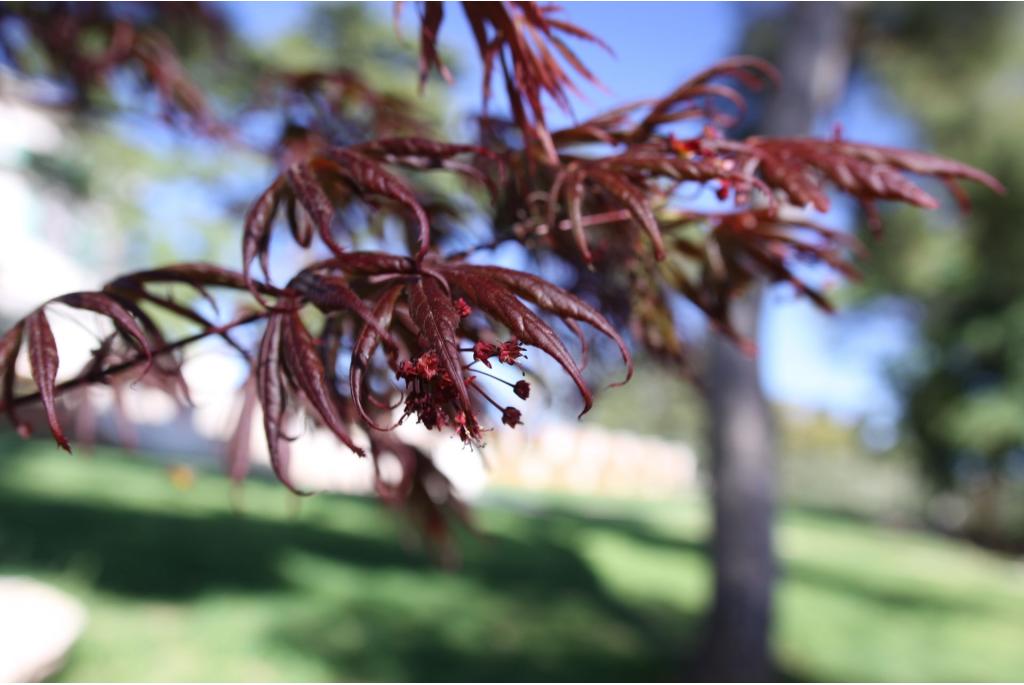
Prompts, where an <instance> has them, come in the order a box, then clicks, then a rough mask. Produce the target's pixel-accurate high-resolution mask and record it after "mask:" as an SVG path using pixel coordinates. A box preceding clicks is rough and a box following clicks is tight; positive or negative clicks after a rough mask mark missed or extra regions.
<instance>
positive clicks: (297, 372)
mask: <svg viewBox="0 0 1024 685" xmlns="http://www.w3.org/2000/svg"><path fill="white" fill-rule="evenodd" d="M285 316H286V319H285V321H284V323H283V324H282V335H281V345H282V347H283V350H282V354H283V356H284V364H285V368H286V369H287V370H288V374H289V376H290V377H291V378H292V380H293V381H294V382H295V383H296V385H298V387H299V389H300V390H301V391H302V394H303V395H305V397H306V399H307V400H308V401H309V403H310V404H311V405H312V407H313V409H314V410H315V411H316V413H317V415H318V417H319V418H320V420H321V421H322V422H323V424H324V425H325V426H327V427H328V428H329V429H331V432H333V433H334V435H335V436H337V438H338V439H339V440H341V441H342V442H343V443H344V444H345V446H347V447H348V448H349V449H350V450H352V451H353V452H355V453H356V454H358V455H359V456H364V455H365V452H364V451H363V449H362V448H360V447H358V446H357V445H356V444H355V443H354V442H352V438H351V437H349V434H348V429H347V427H346V426H345V425H344V422H343V421H342V419H341V417H340V416H339V415H338V407H337V405H335V403H334V399H333V396H332V392H333V391H332V390H331V389H330V388H328V386H327V380H326V374H325V372H324V365H323V361H322V360H321V359H320V355H319V353H318V351H317V349H316V345H315V344H314V343H313V337H312V336H311V335H310V334H309V331H308V330H306V327H305V326H304V325H303V323H302V319H300V318H299V315H298V313H297V312H290V313H288V314H286V315H285Z"/></svg>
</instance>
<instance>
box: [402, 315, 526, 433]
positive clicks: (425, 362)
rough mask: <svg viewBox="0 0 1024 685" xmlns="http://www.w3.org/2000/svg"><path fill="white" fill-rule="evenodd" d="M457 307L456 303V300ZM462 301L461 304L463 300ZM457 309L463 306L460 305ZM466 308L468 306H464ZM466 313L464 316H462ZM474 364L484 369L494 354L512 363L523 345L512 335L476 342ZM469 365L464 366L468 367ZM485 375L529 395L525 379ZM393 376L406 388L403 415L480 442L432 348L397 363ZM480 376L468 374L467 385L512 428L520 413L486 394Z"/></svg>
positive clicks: (519, 420)
mask: <svg viewBox="0 0 1024 685" xmlns="http://www.w3.org/2000/svg"><path fill="white" fill-rule="evenodd" d="M456 304H457V306H458V303H456ZM463 304H464V303H463ZM459 309H460V311H461V310H462V309H463V308H462V307H459ZM465 309H466V310H468V309H469V307H468V306H466V307H465ZM464 316H465V315H464ZM464 351H472V353H473V359H474V363H475V362H477V361H479V362H482V363H483V364H484V365H485V366H487V368H492V367H491V363H490V361H488V360H489V359H491V358H492V357H497V358H498V361H499V362H501V363H502V364H509V365H515V364H516V362H517V360H518V359H520V358H521V357H524V356H525V355H524V354H523V352H524V350H523V345H522V343H521V342H519V340H518V339H516V338H511V339H509V340H506V341H505V342H502V343H499V344H497V345H494V344H491V343H485V342H477V343H476V344H475V345H474V346H473V347H472V348H471V349H469V350H464ZM471 366H472V364H470V365H468V366H466V367H465V368H466V369H467V370H468V369H469V368H470V367H471ZM480 373H484V375H487V376H489V377H490V378H494V379H495V380H498V381H501V382H502V383H505V384H506V385H508V386H509V387H511V388H512V392H514V393H515V395H516V396H517V397H519V398H521V399H524V400H525V399H528V398H529V397H530V384H529V383H528V382H526V381H525V380H521V381H517V382H516V383H510V382H508V381H506V380H504V379H501V378H498V377H497V376H491V375H490V374H486V373H485V372H480ZM395 376H396V377H397V378H398V379H399V380H404V381H405V382H406V384H407V387H408V394H407V395H406V398H405V416H410V415H412V414H415V415H416V417H417V419H418V420H419V422H420V423H422V424H423V425H424V426H425V427H426V428H427V429H428V430H433V429H435V428H436V429H441V428H445V427H447V426H451V427H452V428H453V429H454V430H455V432H456V433H457V434H458V436H459V438H461V439H462V441H463V442H467V443H468V442H479V440H480V434H481V428H480V424H479V422H478V421H477V419H476V417H475V416H474V415H473V413H472V412H471V411H467V410H466V409H465V408H463V407H462V406H461V405H460V403H459V396H458V390H457V389H456V387H455V383H454V382H453V381H452V378H451V375H450V374H449V373H448V372H447V371H445V370H443V369H442V368H441V363H440V359H439V358H438V356H437V353H436V352H435V351H433V350H430V351H428V352H424V353H423V354H421V355H420V356H419V357H416V358H415V359H409V360H405V361H403V362H400V363H399V365H398V369H397V371H396V373H395ZM478 378H479V376H477V375H469V376H468V377H467V378H466V387H467V388H468V389H470V390H473V391H474V392H477V393H478V394H480V395H481V396H482V397H483V398H484V399H485V400H487V401H488V402H489V403H490V404H492V405H493V406H494V407H495V408H497V409H498V410H499V411H500V412H501V422H502V423H504V424H505V425H506V426H511V427H513V428H515V427H516V426H518V425H519V424H521V423H522V422H523V421H522V416H523V415H522V412H520V411H519V410H518V409H516V408H515V407H503V406H502V405H500V404H498V402H496V401H495V400H494V399H493V398H491V396H490V395H488V394H487V393H486V392H485V391H484V389H483V388H481V387H480V386H479V385H478V383H477V380H478Z"/></svg>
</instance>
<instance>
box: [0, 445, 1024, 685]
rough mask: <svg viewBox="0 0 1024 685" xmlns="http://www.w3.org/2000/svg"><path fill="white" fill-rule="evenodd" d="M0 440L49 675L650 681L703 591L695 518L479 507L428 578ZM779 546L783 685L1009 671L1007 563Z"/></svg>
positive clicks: (612, 507) (414, 555) (382, 534)
mask: <svg viewBox="0 0 1024 685" xmlns="http://www.w3.org/2000/svg"><path fill="white" fill-rule="evenodd" d="M0 444H2V446H3V448H4V449H3V454H2V455H0V573H4V574H10V573H30V574H32V575H33V576H35V577H38V578H41V579H44V580H47V581H49V582H52V583H54V584H56V585H58V586H60V587H62V588H64V589H66V590H68V591H70V592H71V593H73V594H74V595H76V596H77V597H79V598H80V599H81V600H82V601H83V602H84V603H85V604H86V605H87V607H88V609H89V612H90V624H89V627H88V629H87V631H86V633H85V635H84V637H83V638H82V640H81V642H80V643H79V644H78V646H77V647H76V649H75V651H74V654H73V655H72V658H71V660H70V662H69V664H68V665H67V667H66V669H65V670H64V671H63V672H62V673H61V674H60V677H61V678H62V679H67V680H196V679H199V680H356V679H358V680H385V679H386V680H410V679H413V680H416V679H424V680H439V679H444V680H478V679H479V680H536V679H548V680H595V679H596V680H608V679H616V680H620V679H621V680H637V679H642V680H667V679H674V678H676V677H678V676H680V675H681V674H682V673H683V672H682V670H681V669H682V664H683V663H684V660H685V658H686V656H687V651H686V650H687V649H688V648H690V647H692V645H693V644H694V643H695V641H696V639H697V635H698V631H699V625H700V623H699V620H700V616H701V612H702V611H703V608H704V605H705V602H706V601H707V597H708V593H709V590H710V582H711V581H710V575H709V569H708V566H707V561H706V555H705V552H704V547H703V540H704V537H705V535H706V530H707V519H706V515H705V511H704V508H703V507H702V506H701V503H700V502H699V501H698V500H696V499H686V498H681V499H680V501H677V502H623V501H607V500H588V499H581V498H572V497H546V496H544V497H542V496H537V495H532V496H526V495H522V494H515V493H498V494H496V495H495V496H493V497H492V498H490V499H489V500H488V501H486V502H484V503H482V504H481V505H480V506H479V508H478V509H477V519H478V524H479V528H480V531H481V535H479V536H461V549H462V556H463V560H462V564H461V566H460V567H459V568H457V569H452V570H445V569H443V568H441V567H440V566H438V565H437V564H435V563H433V562H432V561H431V558H430V555H429V554H428V553H427V552H426V551H424V550H423V549H422V548H421V547H418V546H417V545H416V544H414V538H413V537H412V536H411V535H410V534H409V531H408V529H407V528H406V527H405V526H404V524H403V523H402V521H401V520H400V519H397V518H396V517H395V516H394V515H393V514H392V513H391V512H389V511H387V510H385V509H383V508H382V507H380V506H378V505H377V504H376V503H374V502H372V501H366V500H362V499H358V498H346V497H334V496H331V497H328V496H320V497H315V498H312V499H306V500H303V501H302V502H301V504H300V505H298V506H297V505H296V501H295V500H294V499H293V498H291V496H289V495H287V494H286V493H285V492H284V490H283V489H281V488H280V487H278V486H276V485H274V484H272V483H267V482H260V481H253V482H250V483H249V484H247V485H246V487H245V490H244V492H243V498H244V507H243V511H242V513H236V512H235V511H234V510H233V508H232V504H231V502H232V498H231V497H230V488H229V486H228V484H227V482H226V481H225V480H224V479H222V478H220V477H218V476H213V475H206V474H200V475H199V476H198V478H197V480H196V482H195V484H194V486H192V487H191V488H189V489H186V490H180V489H178V488H176V487H175V485H174V484H173V482H172V479H171V478H169V477H168V474H167V473H166V471H165V470H164V469H163V468H162V467H159V466H154V465H152V464H149V463H146V462H143V461H140V460H138V459H133V458H131V457H125V456H123V455H120V454H119V453H116V452H114V451H107V450H101V451H100V452H99V453H98V454H97V455H96V456H93V457H88V456H80V455H75V456H70V457H69V456H67V455H63V454H60V453H58V452H56V451H55V450H53V449H51V448H50V447H49V446H47V445H45V444H43V443H29V444H27V446H26V445H17V446H16V445H15V444H14V443H11V442H9V441H4V442H2V443H0ZM780 547H781V550H782V552H783V555H784V557H785V564H784V568H783V572H782V583H781V587H780V592H779V617H778V625H777V631H776V635H775V644H776V652H777V654H778V655H779V657H780V662H781V668H782V670H783V675H784V676H789V677H795V678H801V679H815V680H817V679H823V680H829V679H833V680H850V679H853V680H936V679H942V680H979V679H986V680H988V679H991V680H1015V679H1019V678H1020V677H1021V674H1022V673H1024V649H1021V648H1020V645H1022V644H1024V566H1022V565H1021V564H1020V562H1014V561H1012V560H1008V559H1004V558H1000V557H996V556H994V555H991V554H988V553H986V552H983V551H981V550H978V549H976V548H973V547H971V546H968V545H965V544H962V543H958V542H955V541H951V540H947V539H941V538H938V537H934V536H931V535H927V534H923V533H919V532H911V531H898V530H892V529H885V528H880V527H877V526H875V525H871V524H867V523H863V522H860V521H856V520H853V519H850V518H847V517H841V516H835V515H830V514H825V513H815V512H809V511H790V512H787V513H786V514H785V515H784V517H783V524H782V526H781V531H780Z"/></svg>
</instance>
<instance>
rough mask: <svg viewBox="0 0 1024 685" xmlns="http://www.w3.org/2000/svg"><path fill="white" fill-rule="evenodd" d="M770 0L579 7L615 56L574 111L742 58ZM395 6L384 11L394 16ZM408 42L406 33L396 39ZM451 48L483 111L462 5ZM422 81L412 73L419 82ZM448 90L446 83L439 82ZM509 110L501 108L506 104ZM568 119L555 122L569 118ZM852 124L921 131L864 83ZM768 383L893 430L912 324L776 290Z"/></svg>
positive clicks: (287, 12)
mask: <svg viewBox="0 0 1024 685" xmlns="http://www.w3.org/2000/svg"><path fill="white" fill-rule="evenodd" d="M766 7H768V5H764V4H760V3H750V4H730V3H714V2H708V3H701V2H693V3H647V2H630V3H624V2H610V3H591V2H580V3H568V4H566V5H565V7H564V10H565V16H566V17H567V18H568V19H569V20H570V21H573V22H574V23H577V24H579V25H580V26H582V27H584V28H586V29H588V30H590V31H592V32H593V33H595V34H597V35H599V36H602V37H603V38H605V40H606V41H607V42H608V43H609V44H610V46H611V47H612V49H613V50H614V53H615V54H614V56H613V55H608V54H607V53H605V52H604V51H603V50H601V49H598V48H596V47H591V46H587V45H579V46H578V47H579V50H578V52H579V54H580V56H581V57H582V58H583V59H584V61H585V62H586V63H587V65H588V66H589V67H590V68H591V69H592V70H593V71H594V72H595V73H596V74H598V75H599V76H600V78H601V80H602V81H603V83H604V84H605V85H606V86H607V91H602V90H600V89H597V88H591V87H586V88H584V95H585V99H582V100H578V101H577V102H576V103H575V106H574V112H575V114H576V116H580V117H581V116H586V115H587V114H590V113H593V112H595V111H599V110H602V109H605V108H607V107H609V106H612V105H615V104H617V103H621V102H624V101H629V100H634V99H639V98H644V97H650V96H656V95H659V94H662V93H665V92H667V91H668V90H670V89H671V88H672V87H674V86H675V85H677V84H678V83H679V82H680V81H681V80H683V79H684V78H686V77H687V76H688V75H690V74H692V73H694V72H696V71H698V70H700V69H703V68H705V67H707V66H708V65H709V64H711V63H712V62H714V61H715V60H716V59H719V58H721V57H723V56H726V55H729V54H732V53H734V52H735V51H736V46H737V45H738V44H739V42H740V39H741V36H742V30H743V27H744V23H745V21H746V19H747V18H748V17H749V16H751V14H752V13H756V12H762V11H764V10H765V9H766ZM228 9H229V12H230V13H231V15H232V17H233V18H234V19H235V20H236V21H237V23H238V26H239V28H241V29H242V30H244V31H245V32H247V33H248V34H250V35H251V37H252V38H254V39H260V40H266V39H272V38H273V37H274V36H275V35H277V34H278V32H280V31H284V30H288V29H291V28H295V27H296V26H298V25H299V23H300V22H301V21H302V19H303V16H304V13H305V12H306V7H305V6H304V5H303V4H288V3H261V4H248V3H240V4H234V5H229V6H228ZM391 9H392V7H391V4H390V3H381V4H379V5H375V6H374V11H377V12H379V13H380V14H381V16H382V17H384V18H385V19H386V20H388V21H390V15H391ZM414 15H415V8H414V7H413V6H411V5H410V6H408V7H406V8H405V10H404V20H405V21H404V22H403V23H404V24H405V25H406V26H407V28H406V30H405V31H404V37H405V39H406V40H415V38H416V34H415V32H414V31H413V30H412V28H413V27H414V26H415V22H414V19H415V16H414ZM396 39H397V38H396ZM441 40H442V42H443V43H444V44H445V45H446V46H447V47H448V48H449V49H452V50H456V51H459V52H460V53H462V54H464V55H465V56H466V57H465V60H464V66H465V70H464V73H463V75H462V80H460V81H459V82H458V83H456V84H455V86H454V87H453V96H454V98H455V100H456V102H457V103H458V105H459V106H460V107H461V108H464V109H466V110H467V111H468V110H472V109H474V108H476V107H477V105H478V104H479V103H478V98H479V79H480V69H479V65H478V63H477V60H476V59H475V48H474V46H473V43H472V40H471V36H470V34H469V30H468V27H467V26H466V24H465V21H464V19H463V17H462V15H461V12H460V11H457V10H455V8H454V7H453V8H452V10H451V11H449V13H448V15H447V16H446V20H445V23H444V25H443V27H442V33H441ZM410 78H413V75H410ZM435 87H441V86H435ZM498 104H499V105H500V102H499V103H498ZM558 116H560V115H556V116H555V117H553V119H552V123H554V124H557V123H558ZM832 121H841V122H842V123H843V126H844V134H845V135H846V136H847V137H849V138H851V139H856V140H861V141H864V142H871V143H878V144H889V145H908V144H912V143H913V136H912V133H913V130H912V128H911V127H910V126H908V125H907V123H906V122H905V121H904V120H903V119H901V118H900V117H899V116H898V114H897V113H895V112H894V111H892V110H891V108H890V107H888V106H887V104H886V102H885V98H884V94H883V93H880V92H878V91H877V90H875V89H873V88H871V87H870V85H869V84H863V83H861V84H858V86H857V87H855V88H853V89H852V91H851V92H850V94H849V95H848V97H847V99H846V101H845V102H844V103H843V105H842V106H841V107H840V108H839V109H838V110H837V111H836V112H835V113H834V116H833V117H831V118H830V119H829V120H828V121H823V122H821V124H822V129H823V131H824V130H827V129H828V128H829V127H830V125H831V122H832ZM849 218H850V215H849V213H848V212H845V211H843V210H842V208H840V209H838V210H837V211H834V212H832V213H831V214H830V215H829V216H828V220H829V222H830V223H831V224H832V225H834V226H843V225H846V224H848V223H849ZM762 330H763V334H762V339H761V354H762V358H763V381H764V384H765V387H766V390H767V391H768V393H769V395H770V396H771V397H772V398H774V399H776V400H779V401H783V402H786V403H790V404H794V405H798V406H802V407H805V408H808V409H812V410H823V411H827V412H828V413H829V414H831V415H832V416H833V417H834V418H836V419H839V420H842V421H848V422H853V421H856V420H860V419H865V418H866V419H868V420H869V421H871V422H872V423H873V424H875V425H879V426H882V427H885V426H887V425H890V424H891V423H892V422H893V420H894V419H895V415H896V412H897V411H898V403H897V402H896V399H895V396H894V395H893V393H892V392H891V391H890V390H889V387H888V384H887V383H886V381H885V371H884V370H885V366H886V364H889V363H892V362H894V361H895V360H896V359H898V357H899V354H900V353H901V352H902V351H904V350H906V349H907V347H908V345H909V344H910V340H911V339H912V338H911V336H912V329H911V327H910V326H909V325H908V324H907V323H906V322H901V321H900V320H898V319H896V318H893V317H884V316H873V317H864V316H859V317H857V318H856V323H853V322H852V321H851V317H850V316H848V315H844V314H842V313H840V314H838V315H835V316H831V317H830V316H827V315H824V314H821V313H819V312H818V311H817V310H816V309H815V308H814V307H813V306H812V305H810V304H808V303H807V302H805V301H803V300H798V299H796V298H795V297H794V296H792V295H791V294H789V293H787V292H786V291H785V290H783V289H778V290H775V291H773V292H772V293H771V294H770V296H769V298H768V306H767V308H766V311H765V314H764V320H763V324H762Z"/></svg>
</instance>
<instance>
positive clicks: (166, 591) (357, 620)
mask: <svg viewBox="0 0 1024 685" xmlns="http://www.w3.org/2000/svg"><path fill="white" fill-rule="evenodd" d="M366 506H368V507H369V506H375V505H373V504H372V503H367V504H366ZM552 517H553V518H548V517H547V516H546V515H545V516H542V517H536V518H530V519H524V521H523V522H522V527H521V528H520V527H517V528H516V533H515V537H514V538H513V537H509V536H504V535H493V534H491V535H487V536H485V537H483V538H481V539H466V540H464V541H463V553H464V560H463V563H462V565H461V566H460V567H459V568H458V569H457V570H456V571H455V572H446V571H443V570H442V569H440V568H438V567H437V566H436V565H435V564H434V563H433V562H431V561H430V559H429V558H427V557H426V556H425V555H424V554H421V553H418V552H410V551H406V550H404V549H403V548H402V547H401V545H399V544H398V542H397V541H396V540H392V539H385V538H384V537H381V538H380V539H377V538H373V537H361V536H356V535H352V534H346V533H345V532H341V531H334V530H325V529H318V528H316V527H315V526H310V525H308V524H304V523H302V522H301V521H297V522H279V521H267V520H258V519H253V518H246V517H245V516H234V515H228V514H220V515H212V516H204V517H196V516H189V515H179V514H175V513H158V512H150V511H140V510H138V509H134V508H129V507H118V506H115V505H108V504H95V503H85V502H73V501H72V502H67V501H55V500H51V499H48V498H41V497H37V496H34V495H27V494H25V493H21V492H18V491H17V490H11V489H6V488H0V567H2V568H3V569H4V571H5V572H9V571H15V572H30V573H31V572H40V571H49V572H58V573H59V572H65V571H67V570H69V569H70V570H72V571H73V572H74V573H75V574H77V575H78V576H79V577H84V579H85V580H86V581H87V582H88V583H89V584H90V585H92V586H93V587H95V588H96V589H98V590H101V591H103V592H106V593H114V594H117V595H122V596H124V597H126V598H128V599H142V600H156V601H174V602H190V601H201V600H202V596H203V595H204V594H207V593H219V592H231V593H239V592H240V593H264V594H266V595H267V596H268V597H269V596H270V595H278V596H280V595H286V596H288V597H289V598H290V599H292V598H293V601H294V602H295V603H303V602H305V603H308V607H306V608H304V609H303V610H301V611H297V612H290V613H289V614H288V616H284V617H281V619H280V620H275V618H274V617H272V616H271V617H269V618H268V623H269V624H270V628H269V629H270V630H271V631H272V634H273V637H274V640H275V642H276V643H278V644H280V645H282V646H284V647H286V648H288V649H290V650H293V651H295V652H299V653H301V654H303V655H306V656H309V657H310V658H315V659H318V660H320V661H321V662H323V663H324V664H325V665H326V666H327V667H328V669H329V670H330V671H331V672H334V673H336V674H337V677H338V678H344V679H359V680H375V679H387V680H453V681H469V680H499V681H501V680H527V681H528V680H555V681H575V680H635V679H637V678H641V679H644V680H671V679H673V678H674V677H675V676H676V675H677V674H678V669H679V659H680V657H679V654H680V645H681V641H677V640H676V639H675V637H678V636H680V635H684V636H685V635H689V634H692V631H693V628H694V619H693V617H692V616H687V615H681V614H680V612H677V611H671V610H668V611H667V612H666V610H663V609H659V608H657V607H650V608H648V607H637V606H634V605H631V604H628V603H625V602H623V601H621V600H620V599H619V598H617V597H615V596H613V595H611V594H610V593H609V592H608V591H607V590H606V589H605V588H604V587H603V585H602V584H601V582H600V580H599V579H598V578H597V577H596V576H595V575H594V573H593V571H592V570H591V569H590V567H589V565H588V563H587V562H586V561H585V560H584V559H582V558H581V557H580V556H579V555H578V554H577V552H576V551H575V550H574V549H572V548H571V546H570V545H569V544H567V543H566V541H567V540H568V539H571V537H572V535H573V533H574V531H576V530H578V529H580V528H582V527H585V526H588V525H591V524H590V523H589V522H588V520H587V519H585V518H582V517H578V516H577V517H575V520H574V518H573V517H572V516H571V515H570V514H568V513H564V512H559V513H557V514H552ZM623 525H624V526H625V525H626V524H625V522H624V523H623ZM628 530H629V528H628V526H627V527H626V529H625V531H624V534H628ZM677 544H678V542H677ZM303 555H306V556H313V557H315V558H317V559H319V560H321V561H327V562H328V564H327V566H326V567H324V568H327V569H328V571H327V572H326V573H327V574H328V575H329V574H330V573H331V570H330V569H332V568H340V567H345V568H347V569H350V570H351V569H354V570H355V571H356V572H358V571H374V572H376V571H380V572H384V574H383V575H384V576H386V575H388V574H389V573H393V572H397V573H398V574H399V575H401V574H406V575H407V579H406V580H405V581H403V582H404V585H402V590H401V592H403V593H406V594H408V596H404V597H393V596H389V595H388V594H386V593H384V592H381V591H379V590H377V591H374V590H373V589H372V588H371V589H370V590H369V591H368V594H366V595H365V596H364V597H360V596H358V595H357V596H356V597H352V596H347V597H342V598H331V597H330V596H329V595H328V597H327V598H325V597H324V596H323V595H322V594H321V595H319V596H318V595H317V594H316V592H315V591H309V590H308V588H304V587H301V586H297V585H296V581H294V580H293V576H292V575H290V574H289V570H288V562H289V560H294V559H295V558H297V557H299V558H301V557H302V556H303ZM378 575H379V574H375V575H374V576H371V578H372V577H377V576H378ZM360 577H366V576H360ZM381 577H383V576H381ZM318 582H323V581H318ZM453 583H455V585H454V589H452V588H453V586H452V584H453ZM373 584H375V582H373V583H369V585H373ZM437 587H445V588H447V589H445V590H444V591H443V592H444V593H446V594H444V595H443V597H442V598H441V600H440V602H439V603H438V600H437V598H436V597H435V599H434V602H435V605H434V606H436V607H437V609H438V610H437V611H436V612H433V613H432V612H430V611H428V612H426V613H424V611H422V610H420V607H419V605H418V604H417V598H416V593H417V592H418V591H419V590H418V588H422V589H426V590H428V591H434V589H436V588H437ZM307 591H308V594H307ZM435 594H436V593H435ZM668 614H671V615H668ZM666 624H670V625H673V627H674V628H673V630H672V637H669V636H667V635H666V634H665V631H664V626H665V625H666ZM353 631H355V633H356V634H358V635H359V636H361V637H359V639H352V634H353ZM212 637H213V639H215V636H212Z"/></svg>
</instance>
